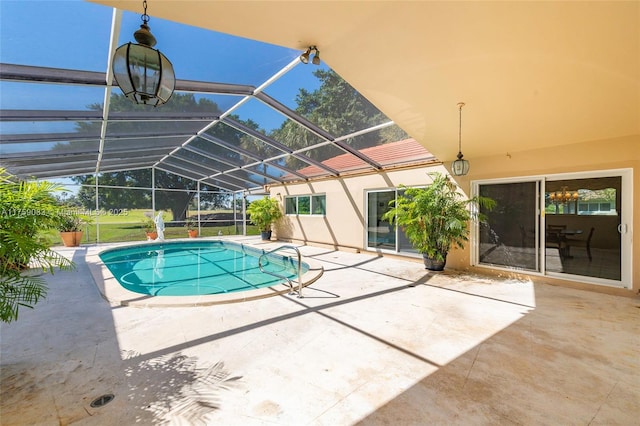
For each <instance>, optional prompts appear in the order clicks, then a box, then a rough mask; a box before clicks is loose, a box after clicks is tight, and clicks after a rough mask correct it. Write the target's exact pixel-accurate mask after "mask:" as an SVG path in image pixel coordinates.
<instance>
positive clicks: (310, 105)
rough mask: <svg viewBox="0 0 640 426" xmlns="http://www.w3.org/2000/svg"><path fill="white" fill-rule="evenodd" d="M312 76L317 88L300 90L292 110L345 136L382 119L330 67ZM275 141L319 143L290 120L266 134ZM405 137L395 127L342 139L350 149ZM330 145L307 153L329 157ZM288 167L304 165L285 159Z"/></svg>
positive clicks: (303, 144) (294, 144) (299, 144)
mask: <svg viewBox="0 0 640 426" xmlns="http://www.w3.org/2000/svg"><path fill="white" fill-rule="evenodd" d="M314 75H315V76H316V77H317V78H318V79H319V80H320V81H321V84H320V87H319V88H318V89H317V90H314V91H313V92H309V91H307V90H306V89H300V92H299V93H298V96H297V97H296V102H297V104H298V106H297V108H296V112H297V113H298V114H300V115H302V116H303V117H305V118H307V119H308V120H310V121H311V122H312V123H314V124H316V125H317V126H319V127H320V128H322V129H323V130H325V131H327V132H329V133H330V134H332V135H337V136H340V135H345V134H349V133H352V132H354V131H358V130H362V129H366V128H368V127H372V126H374V125H376V124H380V123H381V122H383V121H385V116H384V115H383V114H382V112H380V110H378V109H377V108H376V107H375V106H374V105H373V104H372V103H371V102H369V101H368V100H367V99H366V98H365V97H364V96H362V95H361V94H360V93H358V91H356V90H355V89H354V88H353V87H352V86H351V85H350V84H349V83H347V82H346V81H345V80H343V79H342V78H341V77H340V76H339V75H338V74H336V73H335V72H334V71H332V70H326V71H325V70H322V69H319V70H316V71H314ZM270 136H271V137H272V138H274V139H276V140H277V141H279V142H281V143H283V144H285V145H287V146H289V147H291V148H293V149H299V148H303V147H307V146H310V145H314V144H316V143H318V142H322V140H321V139H320V137H318V136H316V135H315V134H313V133H311V132H309V131H308V130H306V129H305V128H303V127H301V126H300V125H299V124H297V123H295V122H293V121H287V122H285V123H283V124H282V126H281V127H280V128H279V129H276V130H274V131H273V132H272V134H271V135H270ZM405 138H407V134H406V133H405V132H404V131H403V130H402V129H400V128H399V127H397V126H392V127H389V128H387V129H385V130H383V131H381V132H372V133H368V134H365V135H362V136H360V137H358V138H352V139H350V140H347V141H345V142H346V143H347V144H349V145H350V146H351V147H352V148H354V149H362V148H366V147H370V146H375V145H380V144H383V143H386V142H395V141H398V140H402V139H405ZM328 149H331V148H318V149H314V150H311V151H308V152H307V155H308V156H309V157H311V158H314V159H317V160H324V159H326V157H327V156H332V155H331V154H329V153H328V152H327V150H328ZM288 165H289V166H290V167H292V168H299V167H304V166H306V164H300V163H299V162H298V161H296V159H294V158H291V159H289V160H288Z"/></svg>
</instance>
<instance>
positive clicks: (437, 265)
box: [422, 254, 447, 271]
mask: <svg viewBox="0 0 640 426" xmlns="http://www.w3.org/2000/svg"><path fill="white" fill-rule="evenodd" d="M422 259H423V260H424V267H425V268H426V269H428V270H430V271H444V265H445V264H446V263H447V258H446V257H445V258H444V260H436V259H431V258H430V257H428V256H427V255H426V254H423V255H422Z"/></svg>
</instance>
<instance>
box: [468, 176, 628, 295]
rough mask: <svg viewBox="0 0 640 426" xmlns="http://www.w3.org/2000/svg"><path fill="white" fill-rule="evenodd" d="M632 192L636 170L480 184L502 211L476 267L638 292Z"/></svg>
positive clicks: (482, 239) (495, 213) (493, 218)
mask: <svg viewBox="0 0 640 426" xmlns="http://www.w3.org/2000/svg"><path fill="white" fill-rule="evenodd" d="M630 187H631V172H630V171H614V172H609V173H607V172H594V173H582V174H566V175H555V176H548V177H544V178H542V177H541V178H536V179H526V180H511V181H506V182H505V181H486V182H478V183H476V184H475V191H476V193H477V194H479V195H482V196H486V197H490V198H493V199H494V200H495V201H496V208H495V209H493V210H492V211H486V210H485V211H482V210H481V212H482V213H484V214H485V215H486V217H487V222H486V224H485V225H481V226H479V228H478V231H477V237H476V243H475V247H474V248H475V250H474V251H475V263H476V264H479V265H487V266H492V267H498V268H501V267H504V268H506V269H511V270H523V271H531V272H535V273H541V274H546V275H550V276H558V277H564V278H568V279H575V280H577V281H587V282H593V283H601V284H605V285H614V286H622V287H629V288H630V286H631V283H630V277H631V264H630V259H631V256H630V251H631V236H630V234H629V233H628V229H629V228H628V223H629V222H630V220H631V217H632V215H631V206H632V203H631V200H630V197H631V195H630Z"/></svg>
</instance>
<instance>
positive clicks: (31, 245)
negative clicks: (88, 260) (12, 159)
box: [0, 168, 74, 322]
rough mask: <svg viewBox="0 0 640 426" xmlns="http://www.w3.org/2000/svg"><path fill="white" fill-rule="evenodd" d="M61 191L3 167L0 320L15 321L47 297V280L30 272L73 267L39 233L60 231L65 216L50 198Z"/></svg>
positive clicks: (0, 171)
mask: <svg viewBox="0 0 640 426" xmlns="http://www.w3.org/2000/svg"><path fill="white" fill-rule="evenodd" d="M60 190H62V187H61V186H60V185H57V184H54V183H51V182H36V181H32V182H25V181H18V180H17V179H15V178H14V177H13V176H11V175H10V174H8V173H7V172H6V171H5V170H4V169H2V168H0V206H2V211H0V321H4V322H11V321H14V320H16V319H17V318H18V309H19V308H20V307H21V306H24V307H29V308H32V307H33V305H35V304H36V303H37V302H38V300H40V299H41V298H42V297H44V296H46V294H47V286H46V282H45V280H44V278H43V277H41V276H32V275H31V274H29V273H28V269H30V268H32V269H42V271H43V272H49V273H53V271H54V268H60V269H64V270H70V269H73V268H74V264H73V262H71V261H70V260H69V259H67V258H65V257H63V256H61V255H60V254H58V253H56V252H54V251H52V250H51V249H50V248H49V246H48V244H47V243H45V242H44V241H43V240H42V239H40V238H38V232H40V231H42V230H46V229H51V228H57V227H58V226H59V225H60V223H61V220H62V218H63V217H64V213H65V212H64V211H63V208H62V207H61V206H59V205H58V204H57V203H56V200H55V198H54V197H53V196H52V195H51V193H52V192H53V191H60Z"/></svg>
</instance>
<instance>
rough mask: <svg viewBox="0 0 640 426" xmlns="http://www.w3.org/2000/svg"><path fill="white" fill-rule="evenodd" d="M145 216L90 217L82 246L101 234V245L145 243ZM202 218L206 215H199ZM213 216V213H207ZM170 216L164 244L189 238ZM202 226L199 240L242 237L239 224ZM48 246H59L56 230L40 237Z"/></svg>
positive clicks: (252, 229)
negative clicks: (130, 242) (131, 242)
mask: <svg viewBox="0 0 640 426" xmlns="http://www.w3.org/2000/svg"><path fill="white" fill-rule="evenodd" d="M145 212H148V210H128V211H127V212H126V214H120V215H115V214H101V215H100V216H98V217H96V216H95V215H92V216H91V217H90V218H91V223H89V224H87V225H85V227H84V229H83V231H84V234H83V235H82V242H83V243H86V244H89V243H95V242H97V232H98V230H99V232H100V242H101V243H113V242H124V241H145V240H146V239H147V236H146V232H145V229H144V226H143V223H144V222H145V221H148V220H149V219H150V217H148V216H145ZM201 213H203V214H205V212H201ZM206 213H213V212H206ZM172 218H173V216H172V214H171V212H170V211H165V212H163V219H164V221H165V229H164V238H165V239H167V240H170V239H173V238H188V234H187V229H186V228H185V227H184V226H182V224H180V225H179V226H171V225H172V224H171V223H170V222H171V220H172ZM211 225H213V226H203V227H202V228H201V234H200V235H201V236H203V237H212V236H217V235H219V234H220V233H222V235H239V234H241V233H242V227H241V225H242V224H241V223H238V230H237V232H236V227H235V226H233V225H231V226H216V225H215V224H211ZM259 233H260V232H259V231H258V229H257V227H256V226H254V225H247V235H258V234H259ZM40 237H41V238H44V239H45V240H46V241H48V242H49V244H51V245H62V239H61V238H60V234H59V232H58V231H57V230H53V229H51V230H49V231H47V232H44V233H42V234H41V235H40Z"/></svg>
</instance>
